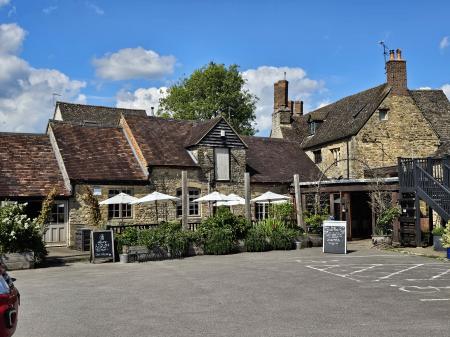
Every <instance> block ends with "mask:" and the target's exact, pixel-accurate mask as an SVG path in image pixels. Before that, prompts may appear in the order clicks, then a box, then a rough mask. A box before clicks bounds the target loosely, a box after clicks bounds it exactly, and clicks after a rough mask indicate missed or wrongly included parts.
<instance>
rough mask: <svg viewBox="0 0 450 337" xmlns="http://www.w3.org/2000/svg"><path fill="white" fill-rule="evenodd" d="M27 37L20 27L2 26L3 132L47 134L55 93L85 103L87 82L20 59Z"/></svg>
mask: <svg viewBox="0 0 450 337" xmlns="http://www.w3.org/2000/svg"><path fill="white" fill-rule="evenodd" d="M25 36H26V32H25V31H24V30H23V29H22V28H21V27H19V26H17V25H16V24H2V25H0V131H16V132H24V131H27V132H30V131H34V132H36V131H38V132H44V131H45V124H46V121H47V120H48V119H49V118H50V117H51V116H52V113H53V109H54V106H53V96H52V94H53V93H58V94H60V95H61V99H64V100H68V101H70V100H75V101H76V100H80V101H83V97H82V96H80V89H81V88H83V87H84V86H85V85H86V84H85V83H84V82H81V81H74V80H71V79H70V78H69V77H67V76H66V75H65V74H63V73H61V72H60V71H58V70H54V69H36V68H33V67H32V66H30V65H29V64H28V62H26V61H25V60H23V59H22V58H20V57H19V55H18V51H19V50H20V48H21V47H22V42H23V40H24V37H25ZM84 101H85V100H84Z"/></svg>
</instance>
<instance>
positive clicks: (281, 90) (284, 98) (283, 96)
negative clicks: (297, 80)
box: [273, 80, 289, 111]
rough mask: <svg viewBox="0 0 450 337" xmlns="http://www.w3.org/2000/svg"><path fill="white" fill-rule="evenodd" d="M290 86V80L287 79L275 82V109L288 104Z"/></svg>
mask: <svg viewBox="0 0 450 337" xmlns="http://www.w3.org/2000/svg"><path fill="white" fill-rule="evenodd" d="M288 86H289V82H288V81H286V80H280V81H278V82H275V83H274V85H273V87H274V95H273V108H274V110H275V111H276V110H278V109H279V108H286V107H287V106H288Z"/></svg>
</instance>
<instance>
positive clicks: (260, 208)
mask: <svg viewBox="0 0 450 337" xmlns="http://www.w3.org/2000/svg"><path fill="white" fill-rule="evenodd" d="M268 217H269V204H261V203H256V204H255V219H256V220H263V219H267V218H268Z"/></svg>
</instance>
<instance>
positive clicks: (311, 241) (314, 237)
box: [307, 234, 323, 247]
mask: <svg viewBox="0 0 450 337" xmlns="http://www.w3.org/2000/svg"><path fill="white" fill-rule="evenodd" d="M322 245H323V237H322V235H321V234H308V238H307V247H322Z"/></svg>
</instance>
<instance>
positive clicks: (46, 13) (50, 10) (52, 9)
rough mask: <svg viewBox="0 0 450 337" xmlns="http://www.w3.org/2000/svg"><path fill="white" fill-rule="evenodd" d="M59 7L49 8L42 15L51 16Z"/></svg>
mask: <svg viewBox="0 0 450 337" xmlns="http://www.w3.org/2000/svg"><path fill="white" fill-rule="evenodd" d="M57 9H58V6H48V7H46V8H44V9H43V10H42V13H44V14H45V15H50V14H51V13H52V12H54V11H56V10H57Z"/></svg>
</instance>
